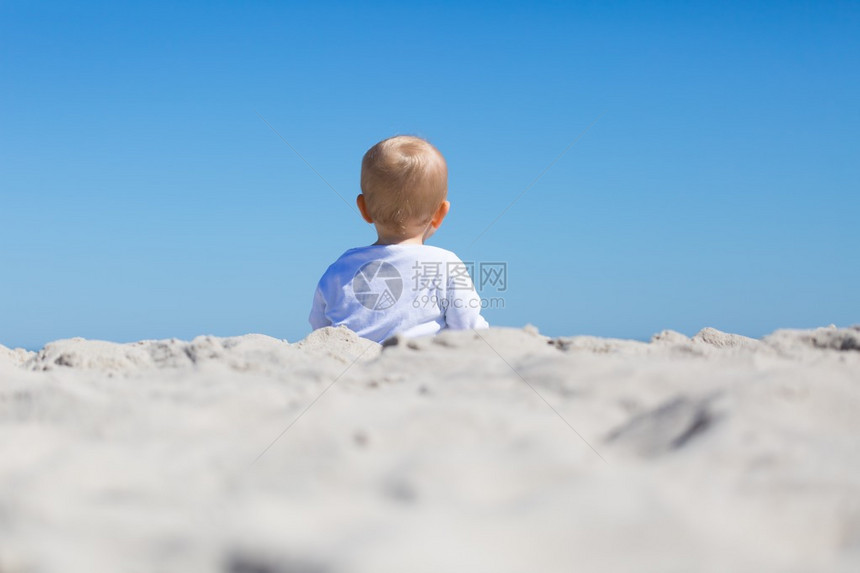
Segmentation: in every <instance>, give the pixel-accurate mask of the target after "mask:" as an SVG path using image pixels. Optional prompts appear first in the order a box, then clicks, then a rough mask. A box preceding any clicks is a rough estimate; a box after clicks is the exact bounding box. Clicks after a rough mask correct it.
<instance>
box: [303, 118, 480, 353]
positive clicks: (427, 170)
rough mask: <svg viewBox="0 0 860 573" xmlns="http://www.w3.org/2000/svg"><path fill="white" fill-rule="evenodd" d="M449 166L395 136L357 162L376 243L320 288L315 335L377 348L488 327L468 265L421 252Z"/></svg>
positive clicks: (426, 147) (448, 255)
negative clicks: (353, 337)
mask: <svg viewBox="0 0 860 573" xmlns="http://www.w3.org/2000/svg"><path fill="white" fill-rule="evenodd" d="M447 195H448V166H447V165H446V164H445V158H444V157H442V154H441V153H439V150H438V149H436V148H435V147H433V146H432V145H431V144H430V143H428V142H427V141H425V140H423V139H421V138H418V137H411V136H404V135H399V136H396V137H391V138H389V139H386V140H383V141H380V142H379V143H377V144H376V145H374V146H373V147H371V148H370V149H369V150H368V151H367V153H365V154H364V159H363V160H362V162H361V194H360V195H359V196H358V197H357V198H356V203H357V204H358V210H359V211H360V212H361V216H362V217H363V218H364V220H365V221H367V222H368V223H372V224H373V225H374V226H375V227H376V234H377V237H378V240H377V241H376V242H375V243H374V244H372V245H370V246H367V247H358V248H356V249H350V250H348V251H346V252H345V253H344V254H342V255H341V256H340V258H338V259H337V260H336V261H335V262H334V264H332V265H331V266H330V267H329V268H328V270H326V272H325V274H323V276H322V278H321V279H320V282H319V284H318V285H317V289H316V294H315V295H314V302H313V307H312V308H311V315H310V323H311V327H313V328H314V329H317V328H322V327H323V326H341V325H343V326H346V327H348V328H349V329H350V330H353V331H354V332H356V333H358V334H359V335H360V336H363V337H364V338H369V339H371V340H375V341H377V342H382V341H384V340H385V339H386V338H389V337H391V336H393V335H395V334H403V335H406V336H422V335H428V334H435V333H437V332H439V331H440V330H442V329H443V328H450V329H457V330H461V329H469V328H487V327H488V324H487V321H486V320H484V318H483V317H482V316H481V299H480V298H479V297H478V295H477V293H476V292H475V287H474V285H473V284H472V279H471V278H470V276H469V272H468V269H467V268H466V265H465V264H464V263H463V262H462V261H461V260H460V259H459V258H458V257H457V255H455V254H454V253H452V252H451V251H446V250H445V249H440V248H438V247H431V246H429V245H425V244H424V242H425V241H426V240H427V239H429V238H430V236H431V235H432V234H433V233H434V232H436V230H437V229H438V228H439V226H440V225H441V224H442V221H443V220H444V219H445V215H447V214H448V209H449V208H450V203H449V202H448V201H447V200H446V198H447Z"/></svg>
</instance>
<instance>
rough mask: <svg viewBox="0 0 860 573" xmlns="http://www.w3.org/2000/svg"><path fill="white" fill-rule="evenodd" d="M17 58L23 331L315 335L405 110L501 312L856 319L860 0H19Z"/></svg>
mask: <svg viewBox="0 0 860 573" xmlns="http://www.w3.org/2000/svg"><path fill="white" fill-rule="evenodd" d="M0 69H2V73H0V88H2V89H0V344H4V345H6V346H10V347H14V346H24V347H29V348H38V347H40V346H41V345H42V344H44V343H45V342H47V341H49V340H53V339H57V338H65V337H72V336H83V337H87V338H101V339H109V340H117V341H131V340H137V339H143V338H167V337H178V338H191V337H193V336H195V335H198V334H215V335H220V336H229V335H238V334H244V333H247V332H262V333H265V334H269V335H272V336H276V337H280V338H287V339H288V340H291V341H292V340H297V339H299V338H301V337H303V336H304V335H305V334H306V333H307V332H308V330H309V327H308V325H307V314H308V310H309V307H310V303H311V297H312V294H313V288H314V286H315V284H316V281H317V280H318V279H319V276H320V275H321V274H322V272H323V271H324V270H325V268H326V266H327V265H328V264H330V263H331V261H332V260H334V258H336V257H337V256H338V255H339V254H340V253H341V252H342V251H344V250H346V249H347V248H350V247H353V246H358V245H362V244H369V243H371V242H373V241H374V240H375V237H374V235H373V233H372V229H371V228H370V227H369V226H368V225H366V224H365V223H364V222H362V221H361V220H360V219H359V218H358V216H357V215H356V214H355V213H354V212H353V211H352V210H350V209H349V208H347V206H346V205H344V203H343V202H342V201H341V199H340V198H339V197H338V195H337V193H339V194H340V195H342V196H343V197H345V198H346V199H347V200H348V201H349V202H350V203H352V201H353V199H354V197H355V195H356V193H357V192H358V175H359V167H360V160H361V156H362V154H363V153H364V151H365V150H366V149H367V148H368V147H370V146H371V145H372V144H373V143H375V142H376V141H378V140H380V139H383V138H385V137H388V136H390V135H393V134H396V133H411V134H418V135H422V136H425V137H427V138H429V139H430V140H431V141H432V142H433V143H435V144H436V145H437V146H438V147H439V149H440V150H441V151H442V152H443V153H444V154H445V155H446V157H447V159H448V164H449V171H450V180H449V199H450V200H451V202H452V210H451V214H450V215H449V218H448V219H447V220H446V222H445V224H444V226H443V227H442V229H441V230H440V231H439V232H438V233H437V234H436V235H435V236H434V237H433V238H432V239H431V243H432V244H435V245H438V246H441V247H444V248H448V249H451V250H453V251H455V252H457V253H458V254H459V255H460V256H461V258H463V259H465V260H472V261H488V262H497V261H502V262H506V263H507V265H508V288H507V290H506V291H505V292H504V293H502V295H503V296H504V300H505V308H504V309H496V310H491V311H487V312H486V313H485V314H486V315H487V318H488V319H489V320H490V322H491V323H493V324H497V325H509V326H522V325H524V324H526V323H532V324H535V325H537V326H538V327H539V328H540V329H541V331H542V332H545V333H547V334H550V335H562V334H594V335H601V336H619V337H635V338H647V337H648V336H650V334H652V333H653V332H657V331H660V330H662V329H665V328H672V329H676V330H679V331H681V332H684V333H686V334H693V333H695V332H696V331H698V330H699V329H700V328H702V327H705V326H713V327H716V328H719V329H722V330H729V331H733V332H740V333H742V334H747V335H750V336H761V335H763V334H766V333H768V332H770V331H772V330H774V329H776V328H780V327H814V326H819V325H827V324H830V323H836V324H840V325H848V324H852V323H858V322H860V302H858V300H860V298H858V296H857V290H858V285H860V256H858V252H860V249H858V245H860V225H858V215H860V200H858V183H860V4H858V3H856V2H854V3H851V2H845V3H829V2H822V3H818V2H806V3H794V2H772V3H757V2H740V3H724V2H715V3H699V4H696V5H691V4H690V3H682V2H677V3H675V2H664V3H646V2H642V3H631V2H583V3H566V2H565V3H561V2H560V3H537V4H531V3H530V4H528V5H526V4H525V3H522V4H513V3H504V2H503V3H477V2H476V3H459V2H457V3H444V2H443V3H432V4H430V3H410V4H409V5H408V6H405V5H403V4H402V3H390V4H389V3H384V2H383V3H376V4H374V7H373V8H366V7H361V6H359V5H357V4H352V3H319V4H312V5H310V4H305V3H302V4H298V3H296V4H293V3H289V2H243V3H239V2H206V3H202V2H186V3H181V4H180V3H177V4H175V5H165V4H161V3H142V2H141V3H115V2H105V3H97V2H81V3H75V5H70V4H69V3H64V2H57V3H51V2H14V1H13V2H3V3H0ZM260 116H262V117H263V118H265V119H266V121H268V122H269V123H270V124H271V125H272V126H273V127H274V128H275V129H276V130H277V131H278V132H279V133H280V134H281V135H282V136H283V137H284V138H285V139H286V140H287V141H289V142H290V144H291V145H292V146H294V147H295V148H296V149H297V150H298V151H299V152H300V153H301V154H302V155H303V156H304V158H305V159H306V160H307V161H308V162H309V163H310V164H311V165H312V166H313V167H314V169H316V170H317V171H318V172H319V173H320V174H322V176H323V177H324V178H325V179H326V181H328V183H329V184H331V186H332V187H334V189H335V190H336V191H337V193H335V191H333V190H332V189H331V188H330V187H329V186H328V185H327V184H326V183H325V182H323V181H322V180H321V179H320V178H319V177H318V176H317V175H316V174H315V173H314V172H313V171H312V170H311V169H310V168H309V167H308V166H307V165H306V164H305V163H304V162H303V161H302V160H301V159H300V158H299V157H297V155H296V154H295V153H293V151H292V150H290V148H289V147H288V146H287V145H286V144H284V142H283V141H281V140H280V139H279V138H278V136H277V135H275V134H274V133H273V132H272V131H271V130H270V129H269V128H268V127H267V126H266V124H265V123H264V122H263V120H261V119H260ZM595 120H597V121H596V122H595ZM592 124H593V125H592ZM589 125H591V127H590V129H589V128H588V127H589ZM584 130H586V131H585V133H584V134H583V131H584ZM580 134H582V137H581V138H580V139H579V140H578V141H577V142H576V143H575V144H574V145H573V146H572V147H570V149H569V150H568V151H567V153H565V154H564V155H563V156H562V157H560V158H559V159H558V160H557V161H556V162H555V163H554V164H552V167H550V168H549V169H548V170H547V171H546V173H545V174H544V175H543V176H542V177H541V178H540V179H539V180H538V181H537V182H536V183H534V185H533V186H531V187H529V185H530V184H531V183H532V182H533V181H534V179H535V178H536V177H537V176H538V175H539V174H540V173H541V172H542V171H544V169H546V168H547V166H548V165H550V163H551V162H552V161H553V160H554V159H555V158H556V157H557V156H558V155H559V154H560V153H561V152H562V151H563V150H564V149H565V148H566V147H567V146H568V145H569V144H570V143H571V142H573V141H574V140H575V139H576V138H577V137H578V136H579V135H580ZM526 189H528V190H527V191H526V192H525V193H523V191H524V190H526ZM520 195H521V196H520ZM518 196H520V198H519V199H518V200H517V201H516V203H515V204H514V205H513V206H511V207H510V209H508V210H507V211H506V212H505V213H504V215H503V216H502V217H501V218H500V219H499V220H498V221H497V222H496V223H495V224H493V225H492V226H491V227H490V228H489V229H488V230H487V231H486V233H484V234H483V235H481V236H480V238H479V239H478V240H477V241H475V239H476V237H477V236H478V235H479V234H480V233H481V232H482V231H483V230H484V229H486V228H487V226H488V225H490V223H491V222H492V221H493V220H494V219H495V218H496V217H497V216H498V215H499V214H500V213H502V212H503V211H504V210H505V208H506V207H508V206H509V205H510V204H511V202H512V201H514V200H515V199H516V198H517V197H518ZM490 290H492V289H490ZM484 294H485V295H487V296H491V295H495V294H496V293H493V292H486V293H484Z"/></svg>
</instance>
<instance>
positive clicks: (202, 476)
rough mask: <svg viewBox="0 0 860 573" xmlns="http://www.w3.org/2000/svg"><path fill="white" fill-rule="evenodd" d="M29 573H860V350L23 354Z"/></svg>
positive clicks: (217, 342)
mask: <svg viewBox="0 0 860 573" xmlns="http://www.w3.org/2000/svg"><path fill="white" fill-rule="evenodd" d="M333 381H335V382H334V384H333V385H332V382H333ZM327 388H328V390H327V391H326V392H325V393H324V394H322V396H320V394H321V393H322V392H323V391H324V390H326V389H327ZM317 398H318V400H317ZM314 400H317V401H316V402H314ZM310 404H313V405H312V407H310V409H307V407H308V406H309V405H310ZM302 412H304V415H302V416H301V417H300V418H299V419H298V421H295V420H296V418H297V416H299V415H300V414H301V413H302ZM285 430H286V431H285ZM278 436H280V438H279V439H277V440H276V441H275V442H274V444H273V445H272V446H271V448H269V449H268V450H267V451H266V452H265V455H263V456H262V457H260V458H259V460H258V461H257V462H256V463H253V462H254V460H255V459H256V458H257V457H258V455H259V454H260V453H261V452H263V450H264V449H265V448H266V447H267V446H269V444H270V443H272V441H273V440H275V439H276V438H278ZM586 442H587V443H586ZM589 444H590V446H589ZM595 450H596V451H595ZM598 453H599V454H598ZM23 571H27V572H29V571H34V572H63V573H76V572H82V573H83V572H86V573H95V572H101V571H105V572H116V571H129V572H152V571H182V572H193V571H228V572H234V573H240V572H241V573H250V572H257V573H323V572H330V573H338V572H362V573H364V572H366V573H380V572H389V571H390V572H410V573H411V572H425V571H426V572H434V573H438V572H443V571H444V572H451V571H470V572H483V571H487V572H494V573H498V572H508V571H510V572H519V571H524V572H556V571H558V572H572V571H636V572H652V571H653V572H666V571H678V572H689V571H713V572H725V571H750V572H753V571H755V572H769V571H773V572H777V571H778V572H792V571H797V572H806V571H844V572H849V571H851V572H854V571H860V328H857V327H855V328H853V329H841V330H840V329H836V328H826V329H819V330H816V331H780V332H777V333H774V334H773V335H771V336H769V337H766V338H765V339H763V340H761V341H757V340H751V339H748V338H744V337H741V336H737V335H729V334H725V333H720V332H718V331H715V330H713V329H706V330H705V331H702V332H701V333H700V334H699V335H697V336H696V337H694V338H693V339H689V338H687V337H685V336H683V335H681V334H678V333H673V332H664V333H661V334H659V335H656V336H655V338H654V340H653V341H652V342H651V343H650V344H645V343H640V342H634V341H624V340H610V339H599V338H592V337H573V338H562V339H554V340H550V339H547V338H545V337H543V336H541V335H539V334H537V332H536V331H535V330H534V329H524V330H513V329H493V330H491V331H483V332H482V333H481V334H480V336H478V335H476V334H475V333H472V332H461V333H444V334H442V335H440V336H439V337H437V338H435V339H418V340H411V341H408V340H398V341H397V344H395V345H391V346H388V347H386V348H385V349H381V348H380V347H379V345H376V344H374V343H371V342H369V341H365V340H361V339H358V338H357V337H355V335H353V334H352V333H350V332H349V331H346V330H336V329H325V330H323V331H318V332H317V333H315V334H313V335H312V336H311V337H309V338H308V339H306V340H304V341H302V342H300V343H297V344H287V343H286V342H285V341H280V340H276V339H273V338H269V337H266V336H262V335H247V336H240V337H236V338H223V339H221V338H214V337H199V338H196V339H195V340H193V341H192V342H183V341H180V340H160V341H144V342H138V343H134V344H122V345H120V344H113V343H108V342H100V341H91V340H83V339H72V340H61V341H57V342H54V343H51V344H49V345H47V346H46V347H45V348H44V349H43V350H42V351H41V352H39V353H38V354H36V353H28V352H25V351H20V350H16V351H13V350H9V349H6V348H4V347H0V572H2V573H12V572H23Z"/></svg>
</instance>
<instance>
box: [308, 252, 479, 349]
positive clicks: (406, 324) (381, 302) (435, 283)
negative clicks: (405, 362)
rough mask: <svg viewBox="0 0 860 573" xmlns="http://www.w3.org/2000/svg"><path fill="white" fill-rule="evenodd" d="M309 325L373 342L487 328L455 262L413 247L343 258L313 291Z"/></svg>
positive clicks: (471, 289) (468, 282)
mask: <svg viewBox="0 0 860 573" xmlns="http://www.w3.org/2000/svg"><path fill="white" fill-rule="evenodd" d="M310 323H311V327H312V328H313V329H314V330H316V329H317V328H322V327H324V326H341V325H343V326H346V327H348V328H349V329H350V330H352V331H354V332H356V333H357V334H358V335H359V336H362V337H364V338H369V339H370V340H375V341H377V342H382V341H383V340H385V339H386V338H389V337H391V336H393V335H395V334H403V335H406V336H422V335H428V334H436V333H437V332H439V331H440V330H442V329H444V328H450V329H454V330H463V329H469V328H487V327H488V326H489V325H488V324H487V321H486V320H484V318H483V317H482V316H481V299H480V297H478V294H477V292H475V287H474V285H473V283H472V279H471V277H470V276H469V273H468V269H467V267H466V265H465V264H464V263H463V262H462V261H461V260H460V259H459V257H457V255H455V254H454V253H452V252H451V251H447V250H445V249H440V248H439V247H432V246H430V245H415V244H406V245H370V246H368V247H358V248H356V249H350V250H348V251H346V252H345V253H344V254H342V255H341V256H340V257H339V258H338V259H337V260H336V261H335V262H334V263H333V264H332V265H331V266H330V267H329V268H328V269H327V270H326V272H325V273H324V274H323V276H322V278H321V279H320V281H319V284H318V285H317V289H316V293H315V294H314V301H313V306H312V308H311V314H310Z"/></svg>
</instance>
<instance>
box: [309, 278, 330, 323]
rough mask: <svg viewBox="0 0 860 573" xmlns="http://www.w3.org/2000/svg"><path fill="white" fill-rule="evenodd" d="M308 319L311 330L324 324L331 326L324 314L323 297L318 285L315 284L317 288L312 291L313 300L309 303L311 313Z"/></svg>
mask: <svg viewBox="0 0 860 573" xmlns="http://www.w3.org/2000/svg"><path fill="white" fill-rule="evenodd" d="M308 321H309V322H310V323H311V328H312V329H313V330H316V329H318V328H322V327H324V326H331V321H330V320H329V319H328V317H326V315H325V297H324V296H323V293H322V289H321V288H320V287H319V286H317V290H316V292H315V293H314V302H313V304H312V305H311V315H310V317H309V318H308Z"/></svg>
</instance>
